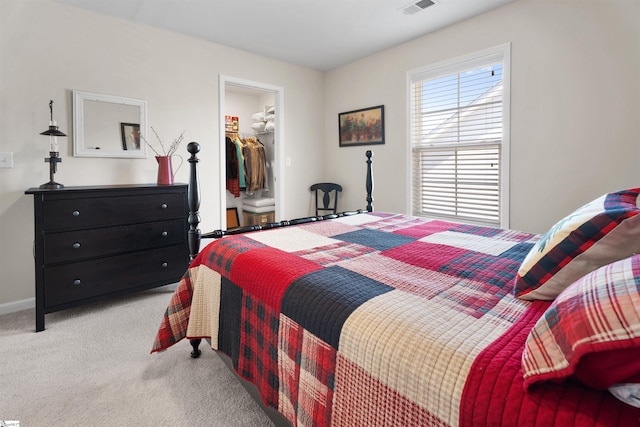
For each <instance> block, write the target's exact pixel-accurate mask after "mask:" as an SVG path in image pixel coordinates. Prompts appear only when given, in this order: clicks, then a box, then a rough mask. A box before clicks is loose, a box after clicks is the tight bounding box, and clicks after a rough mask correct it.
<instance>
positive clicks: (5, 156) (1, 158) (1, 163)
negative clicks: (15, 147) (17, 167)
mask: <svg viewBox="0 0 640 427" xmlns="http://www.w3.org/2000/svg"><path fill="white" fill-rule="evenodd" d="M12 167H13V153H12V152H8V153H7V152H4V153H0V168H12Z"/></svg>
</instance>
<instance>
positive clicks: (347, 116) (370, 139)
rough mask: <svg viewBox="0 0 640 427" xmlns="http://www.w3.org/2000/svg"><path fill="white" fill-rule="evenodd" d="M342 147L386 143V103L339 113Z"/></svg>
mask: <svg viewBox="0 0 640 427" xmlns="http://www.w3.org/2000/svg"><path fill="white" fill-rule="evenodd" d="M338 131H339V133H338V134H339V139H340V147H350V146H352V145H375V144H384V105H378V106H376V107H369V108H362V109H360V110H353V111H347V112H345V113H340V114H338Z"/></svg>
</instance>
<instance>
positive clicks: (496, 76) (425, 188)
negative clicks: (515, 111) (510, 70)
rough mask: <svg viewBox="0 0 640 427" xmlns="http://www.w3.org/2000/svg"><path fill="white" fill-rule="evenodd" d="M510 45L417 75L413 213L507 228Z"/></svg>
mask: <svg viewBox="0 0 640 427" xmlns="http://www.w3.org/2000/svg"><path fill="white" fill-rule="evenodd" d="M504 70H505V66H504V58H503V51H502V50H499V51H497V52H492V53H490V54H487V53H486V52H485V53H483V54H482V55H479V56H476V57H468V58H466V59H464V60H461V61H453V62H451V63H448V64H446V66H439V67H435V68H431V69H425V70H421V71H420V72H414V73H412V74H410V92H411V93H410V108H411V129H410V130H411V135H410V137H411V152H412V172H411V173H412V180H411V192H412V196H411V199H412V200H411V202H412V213H413V214H414V215H418V216H434V217H443V218H446V219H454V220H459V221H466V222H474V223H481V224H487V225H494V226H505V221H504V218H503V210H502V208H501V207H502V203H503V202H504V200H502V199H503V194H502V190H503V188H504V186H503V179H505V177H504V176H503V175H504V171H505V170H508V169H507V168H505V167H504V166H505V165H504V164H503V163H504V161H505V160H504V154H505V150H504V147H505V145H504V142H505V130H504V128H505V126H504V122H505V102H504V100H505V99H504V98H505V90H504V87H505V85H504Z"/></svg>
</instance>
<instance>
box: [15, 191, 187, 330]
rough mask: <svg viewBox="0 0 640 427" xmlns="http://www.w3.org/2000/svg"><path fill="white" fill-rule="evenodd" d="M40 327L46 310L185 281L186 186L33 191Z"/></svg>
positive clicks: (38, 327)
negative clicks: (183, 278) (181, 280)
mask: <svg viewBox="0 0 640 427" xmlns="http://www.w3.org/2000/svg"><path fill="white" fill-rule="evenodd" d="M25 193H26V194H33V198H34V204H33V210H34V219H35V241H34V258H35V274H36V275H35V279H36V331H42V330H44V315H45V314H46V313H53V312H55V311H59V310H64V309H67V308H71V307H76V306H79V305H84V304H89V303H93V302H97V301H101V300H105V299H108V298H112V297H114V296H118V295H125V294H128V293H132V292H138V291H142V290H145V289H150V288H154V287H157V286H162V285H166V284H170V283H174V282H177V281H179V280H180V278H181V277H182V275H183V274H184V273H185V271H186V270H187V267H188V265H189V250H188V246H187V229H188V224H187V217H188V215H189V210H188V205H187V185H186V184H175V185H155V184H150V185H117V186H90V187H65V188H62V189H56V190H48V189H40V188H30V189H28V190H27V191H26V192H25Z"/></svg>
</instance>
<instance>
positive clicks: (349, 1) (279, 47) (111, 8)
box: [56, 0, 515, 71]
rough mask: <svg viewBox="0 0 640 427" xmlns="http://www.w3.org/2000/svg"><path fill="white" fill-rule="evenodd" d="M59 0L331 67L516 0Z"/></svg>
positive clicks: (323, 68)
mask: <svg viewBox="0 0 640 427" xmlns="http://www.w3.org/2000/svg"><path fill="white" fill-rule="evenodd" d="M56 1H58V2H60V3H66V4H69V5H72V6H77V7H80V8H83V9H87V10H90V11H93V12H97V13H101V14H104V15H110V16H114V17H118V18H122V19H126V20H129V21H132V22H135V23H138V24H143V25H149V26H152V27H157V28H161V29H165V30H169V31H175V32H178V33H182V34H186V35H189V36H192V37H196V38H199V39H203V40H208V41H212V42H215V43H219V44H223V45H226V46H231V47H234V48H237V49H241V50H244V51H248V52H253V53H257V54H260V55H264V56H268V57H271V58H275V59H279V60H282V61H286V62H289V63H292V64H298V65H302V66H305V67H309V68H313V69H316V70H320V71H327V70H330V69H333V68H336V67H339V66H341V65H344V64H347V63H349V62H352V61H354V60H357V59H359V58H363V57H365V56H368V55H371V54H373V53H375V52H378V51H381V50H383V49H387V48H390V47H393V46H396V45H398V44H401V43H403V42H406V41H408V40H411V39H414V38H416V37H420V36H423V35H425V34H428V33H430V32H433V31H436V30H438V29H441V28H443V27H446V26H448V25H451V24H454V23H456V22H460V21H462V20H465V19H468V18H470V17H472V16H475V15H479V14H481V13H484V12H486V11H488V10H491V9H494V8H496V7H500V6H502V5H505V4H507V3H511V2H513V1H515V0H432V2H433V3H434V4H433V5H431V6H428V7H425V8H424V9H423V8H422V7H423V6H425V5H426V4H427V3H431V1H429V0H56ZM416 3H418V4H420V5H421V7H418V6H417V5H416ZM405 9H407V10H408V11H409V10H410V11H417V13H413V14H406V13H404V12H403V11H404V10H405Z"/></svg>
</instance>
